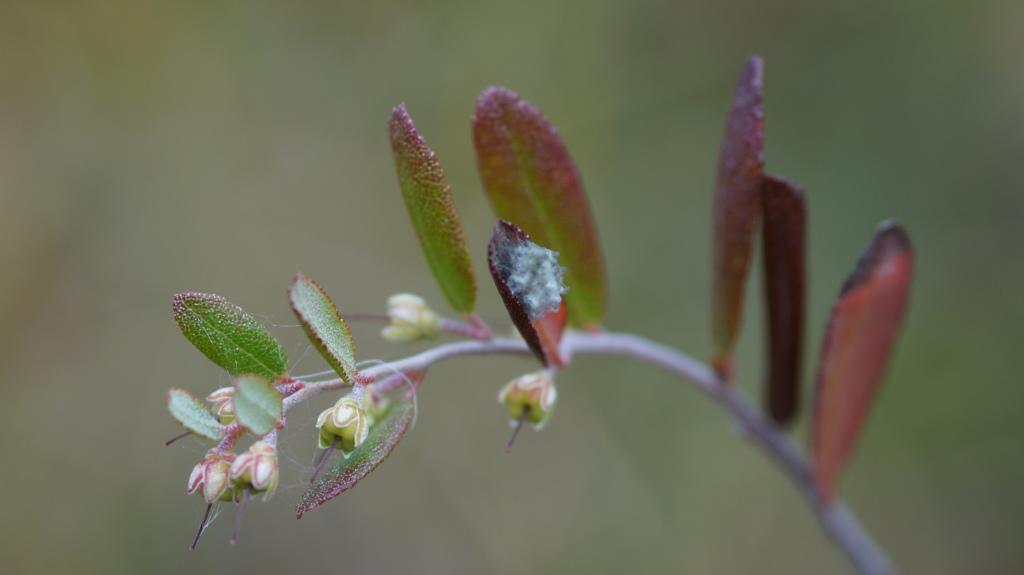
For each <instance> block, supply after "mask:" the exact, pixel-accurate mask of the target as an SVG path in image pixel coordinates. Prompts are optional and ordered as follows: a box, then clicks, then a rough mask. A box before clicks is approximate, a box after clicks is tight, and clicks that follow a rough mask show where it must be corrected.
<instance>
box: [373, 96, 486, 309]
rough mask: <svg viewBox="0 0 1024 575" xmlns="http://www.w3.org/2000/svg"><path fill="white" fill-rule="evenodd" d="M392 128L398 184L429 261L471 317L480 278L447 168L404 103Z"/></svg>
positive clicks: (454, 306)
mask: <svg viewBox="0 0 1024 575" xmlns="http://www.w3.org/2000/svg"><path fill="white" fill-rule="evenodd" d="M388 127H389V131H390V134H391V149H392V151H393V153H394V156H395V170H396V171H397V172H398V184H399V187H401V188H402V197H403V198H405V207H406V208H407V209H408V211H409V218H410V219H411V220H412V226H413V228H415V230H416V235H417V236H418V237H419V240H420V245H421V246H423V254H424V256H426V258H427V263H428V264H429V265H430V269H431V271H433V272H434V277H435V278H436V279H437V282H438V284H440V286H441V291H442V292H444V295H445V297H446V298H447V299H448V303H449V304H450V305H451V306H452V309H454V310H455V311H458V312H462V313H466V314H468V313H471V312H472V311H473V307H474V306H475V304H476V278H475V277H474V275H473V264H472V261H471V260H470V258H469V251H467V250H466V236H465V234H464V233H463V231H462V225H461V224H460V223H459V215H458V213H456V211H455V204H454V202H453V201H452V193H451V187H450V186H449V185H448V180H447V179H446V178H445V177H444V170H442V169H441V164H440V163H439V162H438V160H437V156H436V155H435V154H434V152H433V150H431V149H430V148H429V147H427V143H426V142H425V141H424V140H423V138H422V137H421V136H420V133H419V132H418V131H417V130H416V125H415V124H413V122H412V118H410V117H409V114H408V113H407V112H406V111H405V106H404V105H400V106H398V107H396V108H395V110H394V112H393V113H392V114H391V122H390V123H389V126H388Z"/></svg>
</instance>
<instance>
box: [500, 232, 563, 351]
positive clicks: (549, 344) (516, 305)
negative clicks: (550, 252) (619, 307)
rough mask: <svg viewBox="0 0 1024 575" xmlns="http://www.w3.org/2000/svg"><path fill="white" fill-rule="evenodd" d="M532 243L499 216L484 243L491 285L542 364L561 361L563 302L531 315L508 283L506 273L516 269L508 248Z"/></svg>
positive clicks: (511, 248) (525, 235)
mask: <svg viewBox="0 0 1024 575" xmlns="http://www.w3.org/2000/svg"><path fill="white" fill-rule="evenodd" d="M528 243H531V242H530V236H528V235H527V234H526V232H524V231H523V230H521V229H519V228H518V227H517V226H515V225H513V224H510V223H508V222H506V221H502V220H499V221H498V223H497V224H495V226H494V232H493V233H492V234H491V241H490V243H489V244H488V246H487V263H488V267H489V268H490V271H491V277H493V278H494V285H495V286H497V288H498V294H499V295H501V300H502V302H504V304H505V308H506V309H507V310H508V314H509V317H511V318H512V323H513V324H515V326H516V329H517V330H519V334H520V335H522V336H523V339H524V340H525V341H526V344H527V345H528V346H529V347H530V350H531V351H533V353H534V355H536V356H537V358H538V359H540V361H541V363H543V364H544V365H555V366H559V365H562V359H561V356H560V354H559V351H558V344H559V342H560V341H561V339H562V331H563V330H564V328H565V323H566V305H565V302H564V301H563V302H562V304H561V305H560V306H559V308H558V309H557V310H555V311H550V312H547V313H544V314H542V315H538V316H535V317H531V315H530V314H529V313H528V312H527V308H526V306H525V305H524V303H523V301H522V300H521V299H520V298H519V297H518V296H517V295H516V294H515V293H513V290H512V289H510V287H509V281H508V280H509V276H510V275H511V274H512V273H514V272H515V269H514V268H515V264H514V263H513V262H512V261H511V260H512V259H513V258H512V257H511V252H512V250H513V248H514V247H515V246H518V245H525V244H528Z"/></svg>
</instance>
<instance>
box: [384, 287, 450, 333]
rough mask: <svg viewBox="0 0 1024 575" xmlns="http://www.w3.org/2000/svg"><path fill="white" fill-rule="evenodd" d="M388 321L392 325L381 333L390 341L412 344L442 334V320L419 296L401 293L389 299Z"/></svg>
mask: <svg viewBox="0 0 1024 575" xmlns="http://www.w3.org/2000/svg"><path fill="white" fill-rule="evenodd" d="M388 319H389V320H390V321H391V323H390V325H388V326H387V327H385V328H384V330H383V331H381V336H382V337H383V338H384V339H386V340H388V341H395V342H410V341H416V340H419V339H428V338H433V337H437V335H438V334H439V333H441V319H440V318H439V317H438V315H437V314H436V313H434V310H432V309H430V308H429V307H428V306H427V304H426V302H424V301H423V298H421V297H419V296H417V295H412V294H407V293H400V294H396V295H393V296H391V297H389V298H388Z"/></svg>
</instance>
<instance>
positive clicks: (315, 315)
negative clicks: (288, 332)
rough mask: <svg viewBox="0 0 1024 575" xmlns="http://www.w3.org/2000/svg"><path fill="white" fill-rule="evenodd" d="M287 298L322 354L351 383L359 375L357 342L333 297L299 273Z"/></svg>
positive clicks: (289, 289) (293, 280)
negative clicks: (357, 371)
mask: <svg viewBox="0 0 1024 575" xmlns="http://www.w3.org/2000/svg"><path fill="white" fill-rule="evenodd" d="M288 300H289V302H290V303H291V306H292V311H294V312H295V316H296V317H297V318H299V322H301V323H302V329H303V330H305V331H306V336H307V337H309V340H310V341H311V342H313V345H315V346H316V348H317V349H318V350H320V355H322V356H324V359H325V360H327V363H328V364H329V365H330V366H331V367H332V368H334V371H336V372H338V375H340V376H341V378H342V379H343V380H344V381H345V382H347V383H351V382H352V378H353V377H354V376H355V374H356V344H355V342H353V341H352V334H351V333H349V330H348V324H347V323H345V320H344V319H342V318H341V314H340V313H338V308H336V307H335V306H334V302H333V301H331V297H330V296H329V295H327V292H325V291H324V288H322V287H320V284H318V283H316V281H315V280H314V279H313V278H311V277H309V276H307V275H306V274H304V273H302V272H299V273H297V274H295V277H294V278H293V279H292V284H291V286H289V288H288Z"/></svg>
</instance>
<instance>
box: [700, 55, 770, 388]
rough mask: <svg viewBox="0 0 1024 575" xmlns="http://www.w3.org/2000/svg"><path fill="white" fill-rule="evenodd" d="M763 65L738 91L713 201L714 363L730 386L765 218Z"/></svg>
mask: <svg viewBox="0 0 1024 575" xmlns="http://www.w3.org/2000/svg"><path fill="white" fill-rule="evenodd" d="M762 76H763V64H762V61H761V58H759V57H757V56H752V57H751V58H750V60H748V61H747V65H746V68H745V69H744V70H743V74H742V75H741V76H740V79H739V82H738V83H737V85H736V93H735V97H734V99H733V102H732V108H731V109H730V110H729V117H728V120H727V122H726V126H725V135H724V136H723V138H722V147H721V150H720V152H719V158H718V177H717V183H716V187H715V199H714V218H713V219H714V222H713V226H714V237H713V242H712V244H713V257H712V259H713V264H712V265H713V280H712V281H713V285H712V290H713V291H712V293H713V296H712V297H713V310H712V313H713V319H712V332H713V340H714V341H713V343H714V351H713V357H712V362H713V364H714V366H715V368H716V370H717V371H718V372H719V374H720V375H722V376H723V377H724V378H725V379H726V380H727V381H728V380H730V379H731V376H732V354H733V348H734V347H735V344H736V339H737V337H738V336H739V330H740V324H741V321H742V316H743V293H744V289H745V286H746V280H747V272H748V271H749V268H750V255H751V252H752V251H753V244H754V234H755V233H756V231H757V222H758V219H759V217H760V214H761V178H762V168H763V165H764V160H763V154H762V148H763V124H764V114H763V112H762V108H761V100H762Z"/></svg>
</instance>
